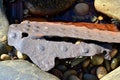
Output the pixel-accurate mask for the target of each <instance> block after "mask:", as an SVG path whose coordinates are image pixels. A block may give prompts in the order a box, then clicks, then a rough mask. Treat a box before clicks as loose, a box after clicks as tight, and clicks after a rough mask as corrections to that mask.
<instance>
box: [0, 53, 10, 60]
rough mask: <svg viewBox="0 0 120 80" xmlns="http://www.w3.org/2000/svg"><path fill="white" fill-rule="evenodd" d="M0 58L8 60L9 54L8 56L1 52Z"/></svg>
mask: <svg viewBox="0 0 120 80" xmlns="http://www.w3.org/2000/svg"><path fill="white" fill-rule="evenodd" d="M0 59H1V60H10V56H9V55H8V54H2V55H1V56H0Z"/></svg>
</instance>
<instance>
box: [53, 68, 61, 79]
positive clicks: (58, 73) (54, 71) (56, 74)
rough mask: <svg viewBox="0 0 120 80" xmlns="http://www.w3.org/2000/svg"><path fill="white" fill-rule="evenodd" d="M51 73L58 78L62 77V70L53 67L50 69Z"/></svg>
mask: <svg viewBox="0 0 120 80" xmlns="http://www.w3.org/2000/svg"><path fill="white" fill-rule="evenodd" d="M52 74H53V75H55V76H56V77H58V78H62V77H63V74H62V72H61V71H60V70H58V69H53V70H52Z"/></svg>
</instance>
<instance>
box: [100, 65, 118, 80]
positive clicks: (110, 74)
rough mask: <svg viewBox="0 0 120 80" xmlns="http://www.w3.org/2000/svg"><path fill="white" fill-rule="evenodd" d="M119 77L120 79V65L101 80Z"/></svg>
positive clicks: (112, 79) (113, 79)
mask: <svg viewBox="0 0 120 80" xmlns="http://www.w3.org/2000/svg"><path fill="white" fill-rule="evenodd" d="M119 79H120V67H118V68H117V69H115V70H113V71H111V72H110V73H108V74H107V75H105V76H104V77H102V78H101V79H100V80H119Z"/></svg>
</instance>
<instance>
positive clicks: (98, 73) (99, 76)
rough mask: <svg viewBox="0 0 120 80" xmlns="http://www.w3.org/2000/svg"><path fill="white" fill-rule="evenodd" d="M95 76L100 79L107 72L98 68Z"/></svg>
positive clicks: (102, 68)
mask: <svg viewBox="0 0 120 80" xmlns="http://www.w3.org/2000/svg"><path fill="white" fill-rule="evenodd" d="M96 74H97V77H98V78H99V79H100V78H102V77H103V76H105V75H106V74H107V70H106V68H105V67H103V66H100V67H98V68H97V71H96Z"/></svg>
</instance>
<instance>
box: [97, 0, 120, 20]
mask: <svg viewBox="0 0 120 80" xmlns="http://www.w3.org/2000/svg"><path fill="white" fill-rule="evenodd" d="M119 4H120V0H109V1H108V0H95V8H96V9H97V10H98V11H99V12H102V13H104V14H106V15H108V16H109V17H112V18H115V19H118V20H120V14H119V13H120V5H119Z"/></svg>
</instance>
